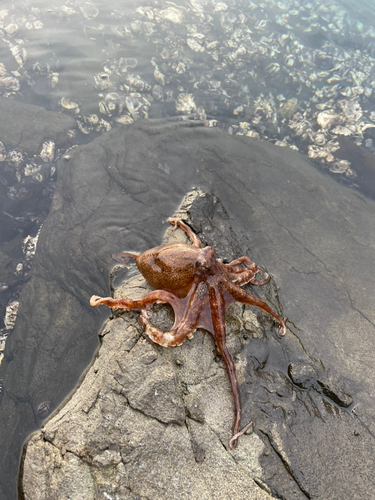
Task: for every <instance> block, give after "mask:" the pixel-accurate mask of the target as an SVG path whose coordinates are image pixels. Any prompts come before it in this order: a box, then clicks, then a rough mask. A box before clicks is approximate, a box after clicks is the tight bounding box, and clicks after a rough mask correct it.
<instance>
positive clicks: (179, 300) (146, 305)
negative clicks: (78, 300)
mask: <svg viewBox="0 0 375 500" xmlns="http://www.w3.org/2000/svg"><path fill="white" fill-rule="evenodd" d="M169 222H170V223H171V224H172V225H173V226H174V227H175V229H176V228H177V227H178V226H179V227H180V228H181V229H183V230H184V231H185V233H186V234H187V235H188V236H189V238H190V239H191V241H192V245H187V244H183V243H172V244H169V245H162V246H159V247H156V248H151V249H150V250H147V251H146V252H144V253H142V254H140V255H137V254H133V253H128V252H122V253H119V254H117V255H114V258H115V259H116V260H119V261H120V262H125V261H126V260H127V259H128V258H129V257H130V258H134V259H135V262H136V265H137V267H138V269H139V271H140V272H141V273H142V275H143V276H144V278H145V279H146V280H147V281H148V283H150V285H152V286H153V287H154V288H156V290H154V291H152V292H150V293H147V294H146V295H145V296H144V297H143V298H142V299H139V300H130V299H113V298H111V297H105V298H101V297H98V296H96V295H93V296H92V297H91V299H90V304H91V305H92V306H94V307H96V306H99V305H101V304H103V305H106V306H108V307H112V308H114V309H127V310H131V309H140V310H141V314H140V317H139V321H140V323H141V325H142V326H143V329H144V332H145V333H146V335H148V337H150V339H151V340H152V341H153V342H155V343H156V344H159V345H161V346H165V347H168V346H178V345H181V344H183V343H184V342H185V339H186V337H187V338H188V339H191V338H192V337H193V332H195V330H196V329H197V328H204V329H205V330H207V331H209V332H210V333H211V334H212V335H213V337H214V339H215V342H216V346H217V349H218V351H219V353H220V354H221V356H222V358H223V360H224V363H225V366H226V369H227V372H228V376H229V380H230V384H231V388H232V392H233V397H234V406H235V413H236V415H235V419H234V424H233V435H232V438H231V440H230V441H229V447H230V448H231V449H235V448H236V447H237V442H238V437H239V436H241V435H242V434H243V433H244V432H245V431H246V430H247V429H248V427H249V426H250V425H251V422H250V424H248V425H247V426H246V427H245V428H244V429H242V431H240V430H239V425H240V421H241V404H240V395H239V391H238V384H237V379H236V369H235V366H234V363H233V360H232V356H231V355H230V353H229V351H228V348H227V345H226V335H225V311H226V309H227V308H228V306H229V305H230V304H232V303H233V302H235V301H238V302H241V303H242V304H247V305H250V306H257V307H259V308H260V309H262V310H263V311H265V312H266V313H268V314H270V315H271V316H273V317H274V318H276V320H277V321H278V322H279V323H280V326H281V329H280V331H279V335H285V331H286V327H285V323H284V320H283V319H282V318H280V316H278V315H277V314H276V313H275V312H274V311H272V309H271V308H270V307H269V306H268V305H267V304H266V302H264V301H263V300H260V299H258V298H257V297H255V296H254V295H251V294H249V293H247V292H246V291H245V290H243V289H242V288H240V287H241V286H243V285H245V284H246V283H251V284H252V285H263V284H264V283H266V282H267V281H268V280H269V276H267V277H266V278H265V279H263V280H260V281H256V279H255V275H256V274H257V272H258V270H259V269H258V267H257V265H256V264H254V262H252V261H251V260H250V259H249V258H248V257H240V258H239V259H236V260H234V261H232V262H231V263H230V264H224V263H223V262H222V261H221V260H220V259H216V258H215V250H214V249H213V248H212V247H205V248H202V243H201V241H200V240H199V238H198V237H197V235H196V234H194V232H193V231H192V230H191V229H190V227H189V226H187V225H186V224H185V223H184V222H182V220H181V219H177V218H170V219H169ZM241 265H243V266H244V267H242V266H241ZM155 303H168V304H170V305H171V306H172V308H173V311H174V314H175V321H174V325H173V327H172V329H171V330H169V331H162V330H160V329H159V328H157V327H155V326H153V325H152V324H151V323H150V316H151V312H150V308H151V306H152V305H153V304H155Z"/></svg>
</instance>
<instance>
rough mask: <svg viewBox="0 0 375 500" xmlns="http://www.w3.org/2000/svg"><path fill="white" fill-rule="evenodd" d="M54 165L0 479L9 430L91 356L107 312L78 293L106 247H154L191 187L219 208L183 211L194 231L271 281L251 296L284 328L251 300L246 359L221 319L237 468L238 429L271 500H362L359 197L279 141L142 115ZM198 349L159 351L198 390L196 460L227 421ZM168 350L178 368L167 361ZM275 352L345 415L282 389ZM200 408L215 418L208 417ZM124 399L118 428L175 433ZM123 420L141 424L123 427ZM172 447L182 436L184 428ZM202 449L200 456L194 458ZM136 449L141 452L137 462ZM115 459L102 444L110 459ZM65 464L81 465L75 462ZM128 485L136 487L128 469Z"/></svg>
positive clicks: (305, 393) (220, 387)
mask: <svg viewBox="0 0 375 500" xmlns="http://www.w3.org/2000/svg"><path fill="white" fill-rule="evenodd" d="M159 163H161V164H163V165H165V164H167V165H168V167H169V170H170V174H168V173H167V172H166V169H164V170H162V169H160V168H158V164H159ZM59 169H60V177H59V181H58V187H57V192H56V195H55V198H54V203H53V209H52V212H51V214H50V217H49V219H48V220H47V222H46V224H45V225H44V227H43V230H42V234H41V237H40V244H39V248H38V252H37V253H38V255H37V256H36V258H35V265H34V269H33V270H32V274H31V278H30V281H29V283H28V284H27V287H25V290H24V293H23V294H22V297H21V305H20V313H19V318H18V322H17V324H16V327H15V330H14V332H13V334H12V336H11V337H10V338H9V339H8V343H9V345H7V348H6V352H5V355H6V356H5V360H4V361H5V362H4V363H3V366H2V367H1V368H0V376H1V378H3V380H4V384H5V387H6V390H5V393H4V397H3V400H2V402H1V405H0V423H1V425H0V439H1V443H2V450H5V451H4V454H3V457H2V462H1V464H0V465H1V474H0V477H1V478H2V479H1V480H2V481H3V484H4V479H3V478H9V477H14V471H15V468H16V466H17V459H18V455H17V453H14V452H13V454H12V453H8V451H7V450H16V449H17V446H18V449H19V443H20V440H21V439H22V437H23V436H26V434H27V433H28V432H30V430H32V429H33V426H34V428H35V427H36V426H37V422H36V421H35V417H34V415H35V410H36V409H37V408H38V405H39V404H40V403H42V402H43V401H51V407H52V408H55V407H56V406H57V405H58V404H59V402H60V400H61V399H62V398H63V397H64V396H65V395H66V394H67V393H69V392H70V391H71V390H72V389H73V388H74V386H75V384H76V383H77V380H78V378H79V376H80V373H81V371H82V370H83V369H84V367H85V366H86V365H87V364H88V363H89V361H90V358H91V357H92V355H93V353H94V350H95V348H96V345H97V341H96V331H97V325H98V323H99V322H100V320H101V318H103V317H104V316H105V315H106V314H108V313H106V312H105V311H99V310H94V311H93V310H91V309H90V307H89V306H88V305H87V304H88V299H89V297H90V295H92V294H93V293H96V294H98V295H107V294H108V276H109V272H110V264H111V257H110V256H111V255H112V254H113V253H115V252H118V251H121V250H134V251H144V250H146V249H147V248H150V247H152V246H156V245H159V244H160V242H161V234H160V233H161V228H162V227H163V226H162V221H163V220H165V219H166V218H167V217H168V216H170V215H171V214H173V213H174V211H175V208H176V206H178V204H179V202H180V200H181V199H182V197H183V196H184V195H185V194H186V192H187V191H188V190H189V189H190V187H191V186H192V185H196V186H200V187H202V188H203V189H205V190H207V191H208V192H211V191H212V190H213V191H214V193H215V196H218V197H219V199H220V201H221V203H222V205H221V208H219V207H218V205H219V204H216V206H217V208H216V209H214V205H211V208H210V207H208V208H207V214H208V216H207V221H206V222H205V221H204V219H203V218H202V221H201V222H200V219H198V223H197V224H198V225H197V226H196V227H197V230H200V229H201V230H202V234H201V236H202V239H203V240H204V241H205V242H210V241H214V242H215V246H217V247H218V248H219V250H218V256H219V257H224V258H227V257H232V256H233V257H238V256H239V255H241V254H246V255H249V256H250V258H251V259H252V260H254V261H255V262H256V263H257V264H259V265H263V266H265V267H266V270H267V271H268V272H269V273H270V274H271V276H272V280H271V283H270V284H267V285H265V286H264V287H261V288H259V289H257V290H256V291H255V292H256V293H258V294H259V296H260V297H262V298H264V299H265V300H267V302H269V303H270V304H271V305H272V307H274V308H275V309H276V310H277V311H278V312H279V313H281V314H283V315H284V316H287V317H288V318H289V321H288V327H289V330H288V332H287V335H286V337H284V338H283V339H279V338H277V337H276V335H274V333H275V332H274V325H273V322H272V321H270V320H269V318H268V317H266V316H265V315H263V314H260V313H259V311H255V312H256V314H257V319H258V322H259V324H260V329H259V330H258V331H257V332H256V333H254V334H253V335H256V336H257V337H258V338H259V339H261V340H262V341H264V342H265V343H266V345H267V349H266V350H265V351H264V352H265V353H266V355H264V353H263V354H262V356H259V358H260V360H263V361H262V362H260V363H259V362H257V363H254V362H251V341H252V338H253V336H252V335H251V330H252V329H254V327H253V326H252V327H249V328H248V330H245V329H244V328H243V326H242V325H244V324H247V323H248V322H247V320H246V321H245V320H244V319H243V318H242V317H241V316H237V320H236V321H234V322H233V325H234V326H233V333H231V334H230V335H229V338H228V343H231V342H232V338H233V339H234V337H235V333H234V332H235V331H237V329H239V331H240V332H241V331H242V334H241V333H240V338H242V340H241V341H240V342H241V344H242V343H243V349H242V350H239V348H240V347H241V346H239V344H238V341H237V340H233V348H234V351H233V352H235V357H236V366H237V373H238V377H239V381H240V385H241V398H242V406H243V423H244V424H245V423H247V422H248V421H249V420H252V421H253V422H254V423H255V432H254V434H253V435H251V436H244V437H242V440H241V441H240V445H239V448H238V450H236V452H237V453H238V455H236V460H239V461H241V460H243V462H242V463H247V462H246V460H247V453H251V452H250V451H245V452H244V451H241V450H243V448H242V446H243V443H244V442H246V439H248V438H251V437H253V439H254V440H255V439H258V440H259V442H260V444H261V446H260V448H259V449H260V450H262V449H264V447H267V453H268V455H264V458H263V459H261V462H262V464H263V468H261V473H256V472H252V474H253V476H254V477H257V476H261V479H260V480H259V484H265V485H266V488H269V489H270V491H272V493H273V494H274V495H275V496H277V495H278V496H279V497H282V496H284V498H288V500H289V499H294V498H305V497H306V496H309V497H310V498H320V499H327V498H344V497H345V495H346V496H348V495H350V497H351V498H354V499H357V498H358V499H361V498H366V497H367V496H368V494H369V492H370V491H372V490H373V486H374V484H373V482H374V480H373V472H372V464H373V462H374V457H373V450H374V446H373V437H372V436H373V435H374V432H375V429H374V427H375V424H374V422H375V405H374V401H373V400H372V398H371V397H370V396H369V395H370V394H372V393H373V392H374V389H375V388H374V379H373V377H372V375H371V374H372V372H373V366H374V363H375V353H374V351H373V349H372V340H373V338H374V333H375V332H374V330H375V328H374V323H375V310H374V307H373V298H372V290H374V289H375V277H374V275H373V274H372V273H371V272H369V269H371V266H372V263H373V262H374V257H375V255H374V248H373V245H372V241H373V239H374V235H375V220H374V217H373V213H374V211H375V206H374V202H373V201H372V200H367V199H365V198H364V197H362V196H361V195H359V194H358V193H356V192H354V191H351V190H350V189H348V188H347V187H345V186H341V185H339V184H336V183H335V181H333V180H332V179H330V178H328V177H326V176H324V175H323V174H322V173H321V172H319V171H317V170H316V169H314V168H313V167H312V165H311V164H310V162H309V161H308V160H307V159H305V158H303V157H302V156H300V155H298V154H297V153H295V152H294V151H290V150H287V149H286V148H276V147H273V146H272V145H270V144H268V143H261V142H256V141H252V140H249V139H248V138H245V137H230V136H227V135H225V134H224V133H222V132H220V131H219V130H212V129H206V128H202V127H189V126H185V125H184V124H183V123H182V124H179V123H173V124H168V123H160V122H146V121H144V122H138V123H136V124H135V125H134V126H132V127H131V128H129V129H126V130H114V131H112V132H110V133H109V134H106V135H105V136H102V137H100V138H98V139H97V140H96V141H94V142H93V143H92V144H90V145H87V146H83V147H80V148H77V149H75V150H73V151H72V152H71V160H70V161H69V162H65V163H61V164H60V165H59ZM222 207H225V210H226V211H227V214H225V210H224V209H223V208H222ZM200 224H201V225H200ZM215 228H217V232H215ZM206 230H207V235H206V234H205V231H206ZM210 232H211V233H210ZM232 236H233V237H232ZM250 249H251V250H250ZM353 266H355V272H353ZM245 335H246V336H248V338H247V339H245V338H244V336H245ZM107 337H109V335H108V334H106V335H104V338H103V340H105V339H106V338H107ZM247 343H248V345H249V347H247ZM214 350H215V347H214V345H213V342H212V339H211V337H210V336H209V335H208V334H204V333H203V332H201V333H199V334H197V335H195V337H194V339H193V340H192V341H191V342H188V343H186V344H184V345H183V346H181V347H180V348H178V349H176V350H173V349H170V350H166V351H165V352H164V353H163V359H164V360H165V361H167V362H169V363H170V365H169V366H171V367H174V369H175V370H176V371H177V373H178V374H179V376H180V377H182V382H183V384H185V386H186V385H187V386H189V391H190V393H191V394H194V395H196V396H197V397H199V400H200V401H201V405H202V411H203V412H204V416H205V423H204V424H202V423H200V422H196V421H194V420H192V419H190V423H189V425H190V427H191V428H193V426H194V432H195V435H194V439H195V441H196V443H197V444H196V446H197V448H196V450H199V449H202V450H204V453H203V452H202V453H201V452H199V453H198V452H197V454H196V456H194V453H193V451H192V455H191V456H192V459H193V460H194V463H195V464H197V465H199V463H201V464H202V466H203V464H205V465H204V467H206V466H208V464H211V463H213V462H212V461H211V459H210V460H208V459H207V456H210V457H211V456H215V457H216V455H210V453H211V452H210V446H211V445H212V442H213V439H212V438H213V436H219V437H220V441H221V443H224V444H225V443H227V440H228V433H229V430H230V425H231V420H232V417H233V414H232V410H231V409H230V408H231V406H230V405H231V394H230V389H229V384H228V381H227V378H226V374H225V372H224V370H223V369H222V367H221V365H220V363H218V362H216V361H215V355H214V353H213V352H212V351H214ZM248 358H249V362H248V361H247V359H248ZM176 359H179V360H181V361H182V364H181V365H179V366H177V365H176V364H175V361H176ZM197 359H199V362H200V364H199V365H197V362H196V360H197ZM291 363H298V364H301V365H310V366H313V367H314V368H315V369H318V368H319V369H322V372H319V378H318V380H320V381H324V380H325V379H324V378H323V377H322V373H323V374H324V373H326V376H327V377H329V373H334V378H335V379H336V380H337V379H338V380H339V381H340V384H341V383H342V382H345V384H344V385H342V388H343V389H344V390H345V391H346V392H347V393H348V394H350V395H351V396H352V397H354V403H353V410H352V412H347V411H346V410H342V409H341V410H340V409H338V408H337V406H336V403H333V402H332V403H331V402H330V399H329V398H330V397H331V398H333V393H336V389H335V391H333V392H332V394H329V393H328V392H327V395H322V394H320V393H319V392H317V391H316V390H315V389H301V388H299V387H297V386H296V385H294V384H292V383H291V381H290V379H289V378H288V377H287V376H286V373H287V367H288V366H289V365H290V364H291ZM322 367H326V369H323V368H322ZM324 383H326V384H327V387H329V384H328V383H327V382H324ZM115 389H116V391H117V397H118V400H117V399H116V402H115V403H113V413H112V414H113V415H115V416H116V415H120V411H119V410H118V409H116V406H117V405H118V407H119V408H121V409H122V410H121V411H122V413H121V414H122V415H123V414H124V406H123V402H124V399H125V398H124V395H123V394H121V386H120V385H119V384H115ZM322 392H323V391H322ZM121 402H122V403H121ZM215 402H216V403H215ZM214 404H218V405H219V414H220V412H221V413H222V418H223V420H224V421H225V422H227V424H226V425H227V427H225V428H224V427H222V426H221V427H220V425H219V424H218V420H217V414H218V413H217V411H213V410H214V408H213V405H214ZM64 408H65V407H64ZM126 408H127V410H126V412H127V413H126V416H127V415H129V422H130V423H129V422H128V424H129V426H132V425H133V424H134V425H141V423H142V422H144V420H143V419H146V418H148V419H151V420H152V422H153V425H156V426H162V427H157V429H159V428H160V429H161V428H163V429H164V428H165V427H164V426H167V428H168V429H172V428H173V429H177V431H176V432H178V433H180V432H181V431H182V429H184V426H179V425H178V424H173V423H170V424H165V423H162V422H159V421H158V420H157V419H155V418H152V417H150V416H148V415H145V414H144V413H142V412H141V411H139V410H135V409H132V408H131V407H130V406H127V407H126ZM110 411H112V410H110ZM131 412H136V413H137V418H135V417H132V415H133V413H131ZM225 412H227V413H225ZM224 413H225V414H224ZM133 418H134V420H133ZM137 419H142V420H140V422H141V423H139V424H136V423H137V422H138V420H137ZM30 422H31V423H30ZM50 422H51V420H50ZM26 424H27V425H26ZM128 424H126V425H128ZM173 426H176V427H173ZM199 429H201V431H202V434H201V435H200V433H199V432H198V431H199ZM155 432H156V434H155V435H157V432H159V431H155ZM168 432H172V431H171V430H169V431H168ZM173 432H174V431H173ZM179 435H180V434H179ZM186 436H187V435H186ZM254 436H257V438H255V437H254ZM317 436H318V439H317ZM35 439H37V440H39V438H35ZM184 439H185V438H184ZM261 440H264V441H261ZM254 442H255V441H254ZM254 442H252V445H254ZM186 443H191V440H190V438H189V437H187V441H186ZM42 444H43V442H42ZM184 445H185V442H184ZM33 446H34V445H33V444H32V445H31V448H33ZM43 446H44V444H43ZM51 446H52V445H51ZM186 446H190V445H189V444H186ZM194 446H195V445H194ZM220 447H221V448H223V446H222V444H220ZM33 449H35V450H36V449H37V448H36V447H34V448H33ZM48 450H50V451H48ZM51 450H54V447H52V448H48V444H46V448H45V451H44V453H45V454H46V456H47V454H48V453H50V452H51V453H52V451H51ZM246 450H247V448H246ZM115 451H116V450H115ZM30 453H31V454H30V455H29V456H30V457H31V458H30V460H31V463H32V462H33V461H34V463H35V464H38V463H39V464H40V470H41V469H42V465H43V464H44V465H43V466H45V463H44V462H43V461H40V459H39V458H37V457H38V455H37V452H36V451H35V454H34V455H33V452H30ZM116 453H117V451H116ZM207 453H208V454H207ZM215 453H216V452H215ZM261 453H262V451H261ZM61 456H62V455H61ZM65 456H66V460H67V463H68V462H69V464H70V465H69V467H70V466H71V465H72V464H73V462H74V463H79V462H77V460H76V456H75V455H74V454H72V452H71V451H66V454H65V455H64V457H65ZM105 456H106V455H104V457H105ZM126 456H128V457H129V462H128V463H129V464H131V467H133V466H134V464H135V463H136V462H135V457H134V455H132V451H131V450H130V449H128V450H127V451H126V450H123V451H122V453H121V457H122V463H124V464H125V461H124V460H125V458H124V457H126ZM203 456H205V457H206V458H205V459H204V460H203V461H202V462H197V461H196V458H197V457H198V459H199V460H200V459H201V458H202V457H203ZM326 456H327V457H328V459H327V461H326V460H325V459H324V457H326ZM4 457H6V460H5V459H4ZM104 457H98V459H97V460H98V461H100V460H104ZM344 457H345V459H344ZM143 459H144V456H143V455H142V456H141V458H140V459H139V460H140V461H142V460H143ZM153 459H155V462H156V461H157V460H158V459H159V458H157V457H156V456H154V458H153ZM64 460H65V458H64ZM117 460H118V455H114V457H113V463H114V464H115V463H117V462H116V461H117ZM163 460H164V459H163ZM212 460H214V459H212ZM226 460H227V459H226V458H225V459H224V458H222V459H218V462H217V463H219V464H221V465H222V466H223V467H226V466H228V467H229V469H230V468H231V467H232V465H229V464H233V459H232V458H230V459H229V458H228V462H227V461H226ZM138 463H139V462H138ZM163 463H164V462H163ZM336 464H338V465H337V466H336ZM72 467H73V465H72ZM183 468H184V463H182V464H181V467H180V470H181V469H183ZM71 470H74V469H71ZM81 470H82V474H86V472H87V471H88V469H87V467H86V465H84V466H82V469H81ZM208 470H209V469H208ZM358 470H360V471H361V473H360V474H358V473H357V472H358ZM85 471H86V472H85ZM12 474H13V476H12ZM134 474H135V473H134ZM135 476H136V474H135V475H134V477H135ZM77 477H78V476H77ZM211 477H212V476H211ZM77 480H78V479H77ZM138 480H139V481H140V482H142V480H143V476H140V477H139V478H138ZM2 486H3V485H2ZM3 488H4V486H3ZM7 491H9V489H8V490H7ZM13 491H14V490H13ZM129 491H134V490H133V489H132V488H130V490H129ZM212 491H213V490H212ZM344 492H345V493H344Z"/></svg>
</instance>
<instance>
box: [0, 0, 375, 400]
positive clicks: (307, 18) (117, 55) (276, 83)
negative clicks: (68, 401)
mask: <svg viewBox="0 0 375 500" xmlns="http://www.w3.org/2000/svg"><path fill="white" fill-rule="evenodd" d="M0 32H1V37H0V95H3V96H4V97H7V98H9V99H16V100H18V101H21V102H25V103H29V104H35V105H38V106H41V107H43V108H45V109H47V110H51V111H58V112H61V113H65V114H68V115H69V116H71V117H73V118H74V120H75V121H76V123H77V125H78V129H76V130H75V131H74V132H72V134H71V137H69V141H67V144H66V146H64V147H63V146H61V147H60V148H56V149H55V151H54V153H53V155H52V157H51V158H50V159H49V160H48V161H47V162H46V164H45V168H44V170H42V171H41V175H42V177H43V179H42V181H43V182H42V184H41V181H40V179H39V178H38V177H37V176H36V175H35V178H34V177H33V176H29V175H26V174H25V170H23V171H21V169H26V167H27V165H29V164H30V162H32V158H29V157H27V158H26V156H27V155H26V154H24V159H23V163H22V164H21V167H20V168H19V170H18V173H19V175H18V176H17V174H15V172H14V162H13V163H12V161H11V159H10V157H9V155H10V153H11V152H12V149H11V148H10V147H8V145H7V144H4V146H5V153H4V155H5V156H4V158H3V161H1V162H0V180H1V190H0V196H1V200H0V202H1V210H2V213H1V215H0V217H1V218H0V221H1V226H2V231H1V233H2V234H0V237H1V240H0V241H1V245H2V246H1V248H0V250H2V251H3V252H4V254H6V255H7V256H8V257H9V258H10V261H11V263H10V264H9V265H13V267H14V269H15V268H16V266H17V264H19V263H20V262H21V261H22V262H25V259H26V254H25V252H23V250H22V240H23V239H24V238H26V237H27V236H29V235H30V236H31V237H35V236H36V234H37V232H38V229H39V228H40V226H41V223H42V221H43V220H44V219H45V217H46V215H47V214H48V210H49V206H50V203H51V198H52V194H53V186H54V183H55V179H56V168H57V160H58V159H59V158H60V157H61V155H63V154H64V152H65V149H66V147H69V146H74V145H80V144H84V143H88V142H91V141H92V140H94V139H95V138H96V137H98V136H99V135H100V134H103V133H105V132H106V131H107V130H110V129H113V128H116V127H131V126H132V124H133V123H134V122H136V121H137V120H142V119H145V118H147V117H149V118H165V119H176V120H193V121H194V120H202V121H203V122H204V124H205V126H207V127H219V128H222V129H223V130H225V131H226V132H227V133H229V134H232V135H244V136H249V137H251V138H257V139H259V140H264V141H270V142H272V143H274V144H277V145H279V146H280V147H291V148H293V149H295V150H297V151H299V152H301V153H302V154H303V155H308V156H309V157H310V158H311V159H312V160H313V161H314V162H315V165H316V167H317V168H320V169H324V170H325V171H326V172H327V173H329V174H330V175H332V176H334V177H335V178H336V179H337V180H338V181H340V182H342V183H345V184H348V185H350V186H352V187H353V188H354V189H360V190H362V191H363V192H364V193H365V194H366V195H367V196H370V197H374V196H375V195H374V193H375V188H374V186H375V182H374V176H375V162H374V161H373V158H374V155H373V153H374V151H375V143H373V141H375V128H374V127H375V108H374V103H375V97H374V92H375V67H374V62H375V16H374V14H373V10H372V9H371V5H370V2H366V1H362V2H361V3H360V4H358V2H353V1H351V0H342V1H341V2H338V1H337V2H332V1H311V2H305V1H294V0H285V1H284V2H277V1H274V0H265V1H263V2H260V1H254V2H253V3H252V2H242V1H232V2H218V1H206V0H202V1H197V0H191V1H190V2H186V1H181V2H178V3H176V4H173V3H171V2H164V1H150V2H147V1H144V2H142V1H134V2H126V5H124V2H121V1H119V0H115V1H112V2H106V1H101V0H92V1H91V0H89V1H84V0H75V1H63V0H60V1H55V0H53V1H52V2H50V1H49V2H46V1H32V0H31V1H9V2H2V4H1V7H0ZM30 127H32V124H30ZM0 141H1V137H0ZM343 141H344V143H345V146H342V145H341V144H343ZM356 148H361V149H359V150H357V149H356ZM1 152H2V151H1V149H0V155H1ZM358 158H360V159H361V161H360V163H358V164H357V163H356V161H358ZM35 161H36V164H38V161H39V163H41V161H40V160H39V159H37V160H35ZM38 165H39V164H38ZM38 165H37V166H38ZM17 168H18V167H17ZM160 168H167V167H165V165H161V167H160ZM26 181H30V182H27V183H26ZM41 186H43V189H40V188H41ZM23 188H25V189H27V192H28V195H27V197H25V200H22V203H21V202H19V197H18V198H17V197H16V196H13V193H14V192H17V193H19V192H20V190H22V189H23ZM30 262H31V261H30ZM7 265H8V264H7ZM27 265H29V261H27ZM30 265H31V264H30ZM15 270H16V269H15ZM24 278H25V277H24V275H20V278H19V279H17V280H14V279H13V280H12V282H8V281H4V282H2V283H0V285H1V287H2V288H1V290H2V291H1V292H0V293H3V290H4V293H7V294H8V295H7V296H6V300H5V299H4V301H3V302H2V304H1V305H2V307H3V309H4V307H5V305H6V304H7V305H8V307H9V305H10V304H12V303H14V302H17V300H18V295H19V292H20V289H21V288H22V285H23V283H24ZM25 279H26V278H25ZM4 297H5V295H4ZM1 316H2V317H3V318H4V316H5V311H4V310H3V311H1ZM7 325H8V326H7ZM9 325H10V327H9ZM11 326H12V325H11V323H9V322H8V323H6V322H4V321H3V323H2V324H0V328H2V329H3V330H2V331H3V334H6V335H8V334H9V333H10V331H11ZM0 396H1V395H0Z"/></svg>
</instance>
